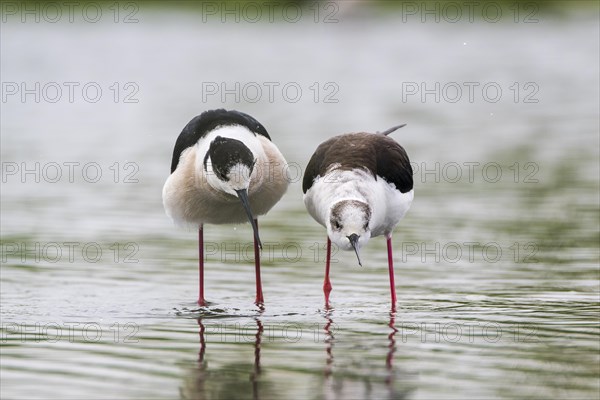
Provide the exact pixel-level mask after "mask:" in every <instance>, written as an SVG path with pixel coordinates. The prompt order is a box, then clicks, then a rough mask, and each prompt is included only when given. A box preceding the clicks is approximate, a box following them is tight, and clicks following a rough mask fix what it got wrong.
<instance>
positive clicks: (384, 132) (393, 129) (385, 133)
mask: <svg viewBox="0 0 600 400" xmlns="http://www.w3.org/2000/svg"><path fill="white" fill-rule="evenodd" d="M405 126H406V124H402V125H397V126H394V127H391V128H390V129H388V130H385V131H383V132H381V134H382V135H385V136H387V135H389V134H390V133H392V132H394V131H395V130H397V129H400V128H402V127H405Z"/></svg>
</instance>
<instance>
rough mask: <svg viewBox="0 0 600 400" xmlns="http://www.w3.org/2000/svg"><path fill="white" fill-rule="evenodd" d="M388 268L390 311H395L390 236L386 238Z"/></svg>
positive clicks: (394, 287) (394, 284)
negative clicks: (390, 296) (390, 297)
mask: <svg viewBox="0 0 600 400" xmlns="http://www.w3.org/2000/svg"><path fill="white" fill-rule="evenodd" d="M387 253H388V268H389V271H390V293H391V295H392V311H396V283H395V281H394V255H393V254H392V235H388V236H387Z"/></svg>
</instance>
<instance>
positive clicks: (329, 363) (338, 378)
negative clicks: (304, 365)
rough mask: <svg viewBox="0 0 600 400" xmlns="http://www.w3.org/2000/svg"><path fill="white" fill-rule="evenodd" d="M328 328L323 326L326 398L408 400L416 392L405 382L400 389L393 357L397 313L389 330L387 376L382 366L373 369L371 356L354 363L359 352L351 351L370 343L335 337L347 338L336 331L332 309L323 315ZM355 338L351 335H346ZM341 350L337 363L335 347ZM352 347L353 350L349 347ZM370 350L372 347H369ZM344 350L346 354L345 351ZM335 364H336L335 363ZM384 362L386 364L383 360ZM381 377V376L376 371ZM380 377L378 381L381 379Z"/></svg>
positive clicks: (389, 323)
mask: <svg viewBox="0 0 600 400" xmlns="http://www.w3.org/2000/svg"><path fill="white" fill-rule="evenodd" d="M323 317H324V319H325V324H324V326H323V331H324V334H325V335H324V340H323V343H324V344H325V354H326V356H325V366H324V368H323V376H324V396H323V397H324V398H326V399H329V398H333V399H343V398H348V397H365V398H388V399H406V398H407V397H408V395H409V394H410V392H411V391H412V390H413V389H412V388H411V387H410V385H406V387H404V386H405V384H407V383H409V382H408V381H407V380H406V379H401V382H400V383H401V385H400V387H399V386H398V384H399V382H397V378H398V377H400V376H402V375H401V374H400V370H399V369H398V368H396V367H394V356H395V353H396V351H397V346H396V337H395V336H396V333H397V332H398V329H397V328H396V326H395V325H396V312H395V311H394V310H391V311H390V314H389V321H388V323H387V326H388V327H389V329H390V331H389V333H388V334H387V336H386V339H387V340H386V347H387V352H386V356H385V373H383V368H382V367H383V365H382V364H383V362H382V364H379V365H380V367H377V365H373V362H372V361H373V359H372V358H371V357H369V356H362V355H361V358H360V360H353V357H355V354H356V352H354V351H352V350H353V349H355V348H356V347H367V346H369V345H370V343H357V342H354V341H352V340H350V337H351V336H349V337H348V338H346V337H344V338H343V339H339V338H337V339H336V337H335V333H337V335H338V336H345V335H344V332H343V331H337V330H336V329H337V325H336V324H335V322H334V316H333V309H327V310H326V312H325V313H324V314H323ZM346 333H348V335H352V332H346ZM336 343H338V344H339V345H340V346H338V347H339V348H338V349H337V352H338V353H339V354H338V355H337V356H338V357H339V358H338V359H337V360H336V356H335V354H334V353H335V352H336V351H335V345H336ZM347 344H349V345H350V347H347V346H346V345H347ZM369 347H370V346H369ZM342 349H343V350H342ZM334 361H335V362H334ZM381 361H383V360H381ZM378 370H379V371H381V372H382V373H380V374H378V373H377V371H378ZM378 377H379V378H378Z"/></svg>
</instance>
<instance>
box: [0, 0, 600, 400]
mask: <svg viewBox="0 0 600 400" xmlns="http://www.w3.org/2000/svg"><path fill="white" fill-rule="evenodd" d="M195 12H196V14H194V13H188V14H184V12H183V11H181V12H175V11H173V12H170V13H164V12H159V11H157V10H153V9H151V8H144V7H142V9H141V10H139V13H138V14H136V15H137V18H138V19H139V22H138V23H134V24H123V23H114V22H112V20H111V19H103V20H102V21H101V22H99V23H96V24H90V23H87V22H86V21H81V20H78V21H75V22H74V23H69V22H68V21H61V22H60V23H56V24H50V23H47V22H44V21H42V22H40V23H38V24H36V23H25V24H22V23H20V22H19V21H20V20H19V19H18V16H17V17H16V18H17V19H14V18H13V19H9V20H8V21H7V22H6V23H3V25H2V61H1V67H2V81H3V85H4V86H3V90H4V92H3V96H4V95H6V96H7V97H6V98H5V99H3V101H2V119H1V124H2V125H1V129H2V149H1V156H2V172H3V182H2V204H1V207H2V225H1V231H2V270H1V272H2V274H1V289H2V290H1V309H2V326H1V328H2V331H1V335H2V336H1V338H0V342H1V346H2V350H1V369H0V371H1V379H2V384H1V385H0V387H1V389H0V390H1V397H2V398H27V399H29V398H43V399H55V398H60V399H66V398H89V399H94V398H123V399H133V398H183V399H195V398H357V399H358V398H409V399H429V398H597V396H598V390H599V386H600V385H599V374H600V368H599V362H600V357H599V351H600V346H599V344H598V343H599V333H600V332H599V330H600V329H599V316H600V315H599V313H600V299H599V292H600V288H599V271H598V262H599V251H598V242H599V240H600V238H599V218H600V213H599V197H598V196H599V195H598V193H599V191H598V189H599V185H598V174H599V172H600V171H599V166H598V157H599V150H598V145H599V143H598V129H599V118H598V107H599V101H598V87H599V78H598V76H599V74H598V72H599V71H598V18H597V16H596V17H594V16H593V13H592V14H591V15H590V16H588V15H585V14H572V15H566V16H560V17H558V16H552V15H540V16H539V22H538V23H533V24H522V23H517V24H515V23H514V22H512V19H507V20H502V21H501V22H500V23H496V24H492V23H488V22H485V21H484V20H478V21H477V22H475V23H469V22H466V21H464V22H462V23H456V24H448V23H440V24H436V23H426V24H422V23H420V22H419V21H418V20H416V21H415V20H409V21H407V22H403V21H402V18H401V16H399V15H394V14H393V13H392V14H390V15H387V16H379V17H375V16H371V17H369V18H366V17H363V18H356V17H355V16H354V15H353V14H352V12H353V11H352V10H349V11H346V14H340V16H339V17H340V18H339V22H338V23H333V24H315V23H313V22H312V21H311V20H302V21H301V22H299V23H286V22H285V21H279V22H276V23H258V24H248V23H240V24H222V23H220V21H219V19H218V18H217V19H216V20H215V19H208V20H207V21H203V18H202V15H201V14H198V13H197V12H198V10H195ZM109 15H110V14H109ZM6 82H9V83H16V84H17V87H19V88H20V86H19V85H20V84H21V83H23V82H25V83H26V85H29V86H27V87H29V88H30V87H35V82H40V87H41V88H43V87H44V85H45V84H48V83H49V82H56V83H58V84H59V85H60V86H62V87H63V89H64V88H65V87H66V86H65V84H64V83H65V82H76V83H79V84H80V85H79V86H77V88H80V87H83V86H84V85H85V84H86V83H93V84H96V85H98V86H99V87H100V88H101V89H102V96H101V97H100V98H99V100H98V101H97V102H95V103H92V102H90V101H88V100H89V98H88V99H86V98H85V97H83V95H82V93H81V92H80V91H78V90H75V91H74V99H73V102H70V101H69V99H68V97H67V93H68V92H67V91H66V89H65V91H64V92H63V96H62V97H61V98H60V99H59V100H58V101H57V102H55V103H52V102H50V101H48V99H49V98H52V93H50V92H47V93H45V94H43V93H42V94H41V95H40V96H41V99H40V101H39V103H38V102H36V101H35V95H33V94H29V95H25V101H22V100H21V97H20V96H19V94H17V95H10V96H9V95H7V92H6V90H9V89H10V88H14V87H13V86H10V87H9V86H6V85H7V84H6ZM115 82H116V83H117V86H116V87H118V88H119V90H120V92H119V93H118V95H117V98H116V99H117V102H115V98H114V96H115V95H116V93H115V92H116V89H115V88H116V87H113V89H111V86H112V85H113V84H114V83H115ZM236 82H240V87H244V85H246V84H248V83H249V82H250V83H252V82H254V83H257V84H258V86H261V87H263V88H265V87H267V86H265V83H268V82H276V83H277V84H279V86H274V87H277V88H279V87H283V86H284V85H286V84H290V85H292V86H294V87H300V88H301V90H302V95H301V96H300V98H299V99H298V101H297V102H292V101H290V98H289V97H288V98H286V97H284V96H283V95H282V94H281V92H278V91H275V92H274V98H273V101H272V102H271V101H270V100H269V98H268V97H267V94H266V92H263V96H262V97H261V98H259V99H258V100H257V101H255V102H251V101H248V100H249V99H250V100H252V99H253V98H254V97H252V96H253V95H252V94H251V93H250V92H247V93H246V94H242V93H240V99H239V101H236V99H235V95H231V94H230V95H225V101H222V99H221V96H220V95H221V94H222V93H217V94H216V95H208V94H207V90H208V89H210V88H212V89H214V86H211V85H213V84H217V88H218V90H219V91H220V90H221V86H220V85H221V84H222V83H225V85H228V86H226V89H227V88H235V83H236ZM315 82H316V83H317V86H313V85H314V84H315ZM436 82H439V83H440V90H442V88H444V87H446V90H448V92H445V94H444V93H442V92H440V101H439V102H436V100H435V94H430V95H426V96H425V99H424V100H425V101H422V100H421V98H420V93H419V94H417V95H414V96H408V95H407V93H408V92H407V91H408V90H410V89H411V88H412V89H414V88H415V86H414V85H416V87H417V88H419V89H420V85H421V84H422V83H424V84H426V85H427V86H426V88H435V83H436ZM465 82H476V83H478V84H479V86H474V87H477V88H481V87H483V86H484V85H486V84H490V85H491V86H494V87H500V88H501V90H502V95H501V97H500V98H499V101H497V102H492V101H489V98H487V99H486V98H485V97H484V96H483V95H482V92H481V91H479V89H478V90H476V91H475V92H474V96H475V97H474V101H473V102H471V101H469V100H468V98H467V97H466V95H467V88H468V86H466V85H465ZM515 82H516V83H517V86H512V85H514V83H515ZM128 83H130V84H132V85H130V86H127V87H126V86H125V85H127V84H128ZM448 84H450V86H445V85H448ZM455 84H456V85H458V86H459V87H461V88H462V89H463V90H464V92H463V97H462V98H461V99H460V100H459V101H456V102H451V101H449V100H451V99H453V98H454V97H452V96H453V95H452V93H454V92H450V90H452V89H453V88H454V89H456V85H455ZM527 84H529V86H526V85H527ZM272 85H274V84H272ZM326 85H329V86H326ZM511 86H512V87H513V88H512V89H511ZM252 87H255V85H254V86H253V85H251V86H248V90H250V88H252ZM311 87H312V89H311ZM317 87H318V88H319V90H320V91H319V93H318V94H317V93H316V88H317ZM517 87H518V88H519V93H518V94H517V93H516V88H517ZM51 89H52V87H48V89H47V90H51ZM490 90H491V89H490ZM434 91H435V89H434ZM490 93H491V92H490ZM126 95H130V96H131V97H130V98H129V100H138V101H137V102H136V103H128V102H125V97H126ZM315 95H316V96H317V97H316V101H315ZM515 95H516V96H517V98H516V100H517V101H516V102H515V97H514V96H515ZM290 96H291V94H290ZM327 96H329V97H328V98H327V100H328V101H330V100H337V102H328V101H326V97H327ZM490 96H492V95H491V94H490ZM526 96H529V97H528V99H529V100H538V101H537V102H532V103H529V102H525V98H526ZM216 107H226V108H237V109H241V110H244V111H246V112H248V113H250V114H252V115H254V116H255V117H256V118H258V119H259V120H260V121H261V122H263V124H264V125H265V126H266V127H267V129H268V130H269V132H270V133H271V136H272V137H273V140H274V141H275V142H276V143H277V144H278V146H279V147H280V149H281V150H282V152H283V154H284V155H285V156H286V158H287V159H288V161H289V162H290V163H291V164H292V165H293V166H296V167H297V169H295V170H291V171H290V178H291V179H292V181H293V184H292V186H291V187H290V189H289V191H288V193H287V195H286V196H285V197H284V199H283V200H282V201H281V202H280V203H279V204H278V205H277V206H276V207H275V208H274V209H273V210H272V211H271V212H270V213H269V214H268V215H267V216H265V217H264V218H262V219H261V221H259V223H260V229H261V237H262V239H263V242H265V249H264V250H263V265H264V267H263V285H264V290H265V300H266V305H265V307H264V309H259V308H257V307H256V306H254V305H253V304H252V302H253V299H254V293H253V290H254V270H253V266H252V263H253V256H252V251H251V247H250V240H251V230H250V227H249V226H238V227H235V226H207V227H206V229H205V240H206V242H207V244H208V246H209V247H208V248H207V267H206V268H207V270H206V279H207V283H206V290H207V298H208V300H209V301H211V302H212V303H211V305H210V307H208V308H206V309H203V310H198V308H197V307H196V306H195V304H194V300H195V299H196V290H197V287H196V285H197V282H196V280H197V278H196V274H197V238H196V233H194V232H187V231H182V230H179V229H177V228H176V227H174V226H173V225H172V223H171V222H170V221H169V220H168V218H167V217H166V216H165V215H164V211H163V209H162V204H161V189H162V185H163V183H164V180H165V179H166V177H167V175H168V171H169V165H170V157H171V151H172V146H173V143H174V141H175V138H176V137H177V135H178V133H179V131H180V130H181V128H182V127H183V126H184V125H185V123H187V121H188V120H189V119H190V118H191V117H192V116H194V115H196V114H198V113H200V112H201V111H203V110H205V109H209V108H216ZM398 123H408V126H407V127H406V128H403V129H402V130H401V131H398V132H397V133H395V134H394V137H395V138H396V139H397V140H398V141H400V142H401V143H402V144H403V146H404V147H405V148H406V149H407V151H408V154H409V156H410V157H411V160H412V162H413V163H414V167H415V193H416V196H415V200H414V202H413V206H412V209H411V210H410V211H409V213H408V214H407V217H406V218H405V220H404V221H403V222H402V223H401V225H400V226H399V227H398V229H397V231H396V233H395V236H394V246H395V264H396V284H397V293H398V307H397V310H396V312H390V305H389V287H388V280H387V279H388V278H387V261H386V253H385V243H384V240H383V239H382V238H374V239H372V240H371V241H370V242H369V244H368V246H367V248H365V249H364V250H363V257H362V258H363V263H364V265H365V266H364V267H363V268H360V267H359V266H358V265H357V264H356V260H355V256H354V255H353V254H352V253H335V254H334V263H333V266H332V283H333V292H332V303H333V309H332V310H325V309H324V308H323V297H322V291H321V286H322V279H323V272H324V254H325V247H324V246H325V232H324V230H323V229H322V228H321V227H320V226H319V225H317V224H316V223H315V222H314V221H312V220H311V219H310V217H309V216H308V214H307V213H306V212H305V210H304V206H303V204H302V192H301V187H300V184H299V182H300V178H299V176H298V175H294V173H293V172H294V171H297V170H301V169H302V167H303V166H304V165H306V162H307V160H308V158H309V157H310V154H311V153H312V151H314V148H315V147H316V145H317V144H318V143H319V142H321V141H322V140H324V139H325V138H328V137H330V136H332V135H335V134H338V133H343V132H348V131H356V130H367V131H377V130H383V129H386V128H388V127H390V126H393V125H395V124H398ZM36 163H39V164H38V165H39V167H36ZM436 163H437V164H436ZM36 168H39V170H36ZM70 168H71V169H70ZM26 169H27V170H29V171H33V172H29V173H27V172H24V170H26ZM56 171H59V172H60V173H61V175H60V178H58V176H57V175H56ZM97 172H100V173H101V176H98V175H97ZM70 173H72V174H70ZM36 180H38V181H39V182H37V181H36ZM96 180H97V181H96ZM53 181H56V182H53ZM94 181H96V182H94Z"/></svg>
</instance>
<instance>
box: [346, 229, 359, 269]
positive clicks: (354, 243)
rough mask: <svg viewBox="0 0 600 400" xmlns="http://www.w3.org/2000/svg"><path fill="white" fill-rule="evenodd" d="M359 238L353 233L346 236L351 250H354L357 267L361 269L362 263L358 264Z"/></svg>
mask: <svg viewBox="0 0 600 400" xmlns="http://www.w3.org/2000/svg"><path fill="white" fill-rule="evenodd" d="M359 237H360V236H358V235H357V234H356V233H353V234H352V235H349V236H347V238H348V240H350V244H351V245H352V248H353V249H354V252H355V253H356V258H357V259H358V265H360V266H361V267H362V263H361V262H360V256H359V255H358V238H359Z"/></svg>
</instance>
